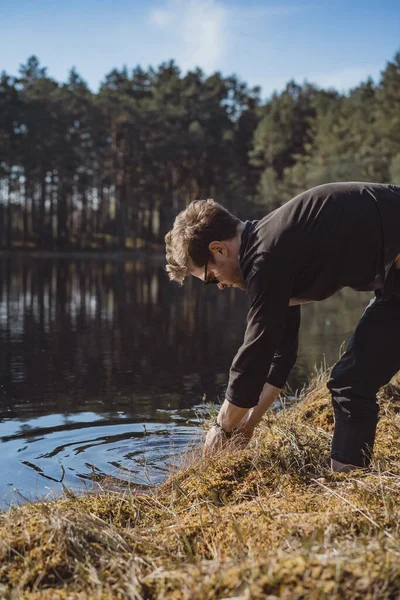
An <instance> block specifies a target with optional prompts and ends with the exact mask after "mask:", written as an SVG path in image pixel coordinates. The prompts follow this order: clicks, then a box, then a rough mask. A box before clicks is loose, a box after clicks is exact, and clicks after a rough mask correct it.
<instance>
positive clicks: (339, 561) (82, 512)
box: [0, 377, 400, 600]
mask: <svg viewBox="0 0 400 600" xmlns="http://www.w3.org/2000/svg"><path fill="white" fill-rule="evenodd" d="M381 407H382V410H381V420H380V424H379V428H378V437H377V444H376V450H375V457H374V462H373V466H372V469H371V470H370V471H368V472H362V471H358V472H354V473H352V474H350V475H344V474H332V473H330V471H329V458H328V457H329V447H330V439H331V434H332V429H333V419H332V411H331V408H330V402H329V398H328V394H327V391H326V388H325V385H324V381H323V378H321V377H319V378H318V379H316V380H315V381H314V382H313V383H312V385H311V386H310V388H309V389H308V390H306V391H305V392H304V394H303V398H302V399H301V402H299V403H298V404H296V405H295V406H294V407H292V408H291V409H290V410H285V411H282V412H280V413H278V414H272V413H271V414H270V415H269V416H268V417H267V418H266V419H265V420H264V421H263V423H262V425H261V426H260V428H259V431H258V432H257V435H256V437H255V438H254V440H253V442H252V443H251V445H250V447H249V448H247V449H246V450H240V451H238V450H234V451H232V452H228V453H225V454H223V455H221V456H219V457H216V458H215V459H214V460H212V461H209V462H207V463H206V462H203V461H202V459H201V457H199V456H197V457H195V458H194V459H193V460H192V462H191V464H190V465H189V466H187V467H185V468H182V469H181V470H180V471H179V472H178V473H176V474H175V475H174V476H172V477H170V478H169V480H168V481H167V482H166V483H164V484H163V485H160V486H158V487H156V488H154V489H153V490H152V492H151V493H149V494H144V493H132V492H127V491H125V492H123V491H122V492H110V491H108V492H104V493H102V494H97V495H91V496H84V497H80V498H75V497H69V498H65V499H62V500H59V501H55V502H52V503H49V504H43V503H38V504H31V505H25V506H22V507H20V508H16V509H11V510H10V511H9V512H7V513H4V514H2V515H0V558H1V560H0V597H1V598H5V599H7V598H16V599H23V598H26V599H28V598H29V599H32V600H33V599H39V598H40V599H49V600H50V599H65V600H67V599H68V600H73V599H82V600H88V599H89V598H93V599H100V598H104V599H106V598H110V599H119V598H121V599H125V598H130V599H134V600H140V599H152V598H168V599H174V600H178V599H179V600H213V599H219V600H221V599H223V598H233V597H235V598H240V599H243V600H245V599H248V600H249V599H251V600H257V599H261V598H263V599H264V598H270V599H271V600H272V599H273V598H284V599H287V600H296V599H301V598H307V599H312V600H313V599H317V598H318V599H319V598H329V599H331V598H337V599H339V598H349V599H350V598H351V599H356V598H359V599H371V600H372V599H377V600H378V599H379V600H385V599H389V598H390V599H395V598H400V532H399V524H400V416H399V414H398V411H399V409H400V386H396V383H394V384H393V385H391V386H388V387H387V388H386V389H385V390H384V391H383V392H382V398H381Z"/></svg>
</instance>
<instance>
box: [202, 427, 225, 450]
mask: <svg viewBox="0 0 400 600" xmlns="http://www.w3.org/2000/svg"><path fill="white" fill-rule="evenodd" d="M227 442H229V440H228V438H226V437H224V435H223V434H222V433H221V431H219V430H218V428H217V427H216V426H215V425H213V426H212V427H211V429H209V430H208V432H207V435H206V441H205V442H204V448H203V455H204V456H205V457H206V458H212V457H213V456H215V455H216V454H218V453H219V452H221V450H222V449H223V448H225V446H226V444H227Z"/></svg>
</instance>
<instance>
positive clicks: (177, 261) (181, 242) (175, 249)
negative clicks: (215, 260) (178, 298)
mask: <svg viewBox="0 0 400 600" xmlns="http://www.w3.org/2000/svg"><path fill="white" fill-rule="evenodd" d="M239 223H240V221H239V219H238V218H237V217H235V216H234V215H232V214H231V213H230V212H229V211H228V210H226V208H224V207H223V206H221V204H218V202H215V200H212V199H211V198H209V199H208V200H195V201H194V202H191V203H190V204H189V206H188V207H187V208H186V209H185V210H183V211H182V212H180V213H179V214H178V216H177V217H176V219H175V221H174V225H173V227H172V229H171V231H169V232H168V233H167V235H166V236H165V246H166V258H167V264H166V267H165V268H166V271H167V272H168V276H169V278H170V279H171V281H177V282H178V283H179V284H180V285H183V282H184V280H185V277H187V276H188V275H190V268H191V266H193V265H194V266H196V267H202V266H203V265H205V264H206V262H207V260H209V258H210V252H209V249H208V246H209V244H210V243H211V242H213V241H222V240H230V239H232V238H234V237H235V235H236V230H237V227H238V225H239Z"/></svg>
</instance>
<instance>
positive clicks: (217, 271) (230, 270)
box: [190, 242, 246, 290]
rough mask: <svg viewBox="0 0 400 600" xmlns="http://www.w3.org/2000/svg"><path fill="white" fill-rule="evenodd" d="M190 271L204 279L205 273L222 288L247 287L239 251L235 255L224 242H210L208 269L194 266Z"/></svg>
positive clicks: (243, 288)
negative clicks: (241, 268)
mask: <svg viewBox="0 0 400 600" xmlns="http://www.w3.org/2000/svg"><path fill="white" fill-rule="evenodd" d="M190 272H191V274H192V275H193V276H194V277H198V278H199V279H201V280H202V281H204V276H205V275H206V278H207V281H209V282H211V281H212V280H214V279H216V280H217V282H218V283H217V284H216V285H217V286H218V288H219V289H220V290H224V289H225V288H228V287H236V288H239V289H241V290H245V289H246V283H245V281H244V279H243V277H242V273H241V271H240V269H239V259H238V256H237V253H236V255H235V253H234V252H232V251H231V250H230V248H229V247H228V246H227V245H225V244H224V242H213V243H212V244H210V258H209V260H208V262H207V269H205V267H195V266H193V267H192V269H191V271H190Z"/></svg>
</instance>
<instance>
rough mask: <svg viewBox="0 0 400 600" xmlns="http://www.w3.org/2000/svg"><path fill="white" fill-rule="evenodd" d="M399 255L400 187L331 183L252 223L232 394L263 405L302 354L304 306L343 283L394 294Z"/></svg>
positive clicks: (243, 259) (240, 402)
mask: <svg viewBox="0 0 400 600" xmlns="http://www.w3.org/2000/svg"><path fill="white" fill-rule="evenodd" d="M399 253H400V186H393V185H383V184H374V183H358V182H352V183H332V184H326V185H321V186H318V187H315V188H312V189H311V190H308V191H306V192H304V193H302V194H300V195H298V196H296V197H295V198H293V199H292V200H290V201H289V202H287V203H286V204H284V205H283V206H281V207H280V208H278V209H277V210H275V211H273V212H271V213H270V214H268V215H267V216H266V217H264V218H263V219H261V220H259V221H247V222H246V225H245V229H244V231H243V233H242V240H241V246H240V252H239V266H240V269H241V272H242V275H243V278H244V280H245V282H246V284H247V293H248V298H249V304H250V306H249V313H248V317H247V329H246V333H245V337H244V342H243V344H242V346H241V347H240V349H239V351H238V353H237V354H236V356H235V358H234V360H233V363H232V366H231V370H230V377H229V384H228V389H227V394H226V397H227V399H228V400H229V401H230V402H232V404H235V405H236V406H241V407H245V408H251V407H253V406H255V405H256V404H257V403H258V399H259V395H260V393H261V390H262V388H263V386H264V383H265V382H268V383H270V384H272V385H274V386H276V387H283V386H284V384H285V381H286V379H287V376H288V374H289V372H290V370H291V368H292V366H293V364H294V362H295V360H296V356H297V345H298V330H299V326H300V304H301V303H303V302H309V301H312V300H323V299H324V298H327V297H328V296H331V295H332V294H334V293H335V292H337V291H338V290H340V289H341V288H343V287H345V286H349V287H351V288H354V289H356V290H375V291H376V293H377V294H378V295H379V294H383V295H390V294H391V291H392V290H391V286H392V283H391V282H392V279H393V277H392V275H391V273H392V272H393V269H392V268H391V267H392V265H393V262H394V259H395V257H396V256H397V255H398V254H399Z"/></svg>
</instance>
